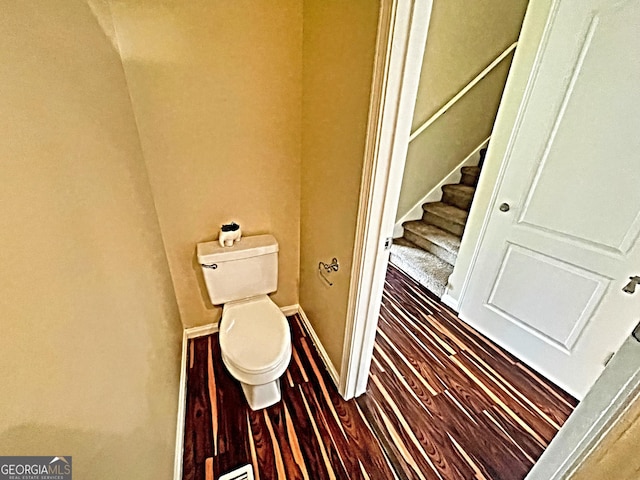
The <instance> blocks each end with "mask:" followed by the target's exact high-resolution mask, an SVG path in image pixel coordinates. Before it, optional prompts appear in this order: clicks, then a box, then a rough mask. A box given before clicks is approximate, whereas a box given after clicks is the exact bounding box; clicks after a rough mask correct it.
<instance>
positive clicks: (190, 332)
mask: <svg viewBox="0 0 640 480" xmlns="http://www.w3.org/2000/svg"><path fill="white" fill-rule="evenodd" d="M280 311H281V312H282V313H283V314H284V315H285V316H287V317H289V316H291V315H295V314H296V313H299V314H300V318H301V319H302V323H304V327H305V328H306V330H307V332H309V335H310V336H311V340H312V341H313V343H314V345H315V347H316V349H317V350H318V353H319V354H320V358H322V361H323V363H324V365H325V368H326V369H327V371H328V372H329V375H330V376H331V379H332V380H333V382H334V383H335V385H336V387H337V386H338V385H339V384H340V377H339V375H338V372H337V370H336V368H335V367H334V366H333V363H332V362H331V359H330V358H329V355H328V354H327V352H326V350H325V349H324V347H323V345H322V343H321V342H320V339H319V338H318V335H316V332H315V330H314V329H313V327H312V326H311V323H309V319H308V318H307V316H306V315H305V313H304V311H303V310H302V307H301V306H300V305H298V304H295V305H287V306H284V307H280ZM213 333H218V323H210V324H208V325H201V326H199V327H192V328H186V329H184V330H183V333H182V359H181V361H180V390H179V393H178V419H177V422H176V425H177V426H176V452H175V458H174V464H173V465H174V466H173V479H174V480H182V457H183V450H184V422H185V415H186V409H187V350H188V346H189V340H190V339H192V338H196V337H203V336H205V335H211V334H213Z"/></svg>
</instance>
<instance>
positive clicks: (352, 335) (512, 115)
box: [342, 0, 630, 478]
mask: <svg viewBox="0 0 640 480" xmlns="http://www.w3.org/2000/svg"><path fill="white" fill-rule="evenodd" d="M623 3H624V2H623ZM629 3H630V2H627V5H628V4H629ZM559 4H560V2H558V1H552V0H549V1H545V0H533V2H531V4H530V6H529V10H528V12H527V17H526V18H525V24H524V27H523V32H526V33H527V36H526V38H527V41H526V42H524V43H521V45H520V46H519V48H518V52H517V53H516V56H515V58H514V67H513V69H512V72H513V70H516V71H517V72H518V75H514V74H513V73H512V75H511V77H510V79H509V81H508V84H507V89H506V91H505V95H504V97H503V100H502V106H501V110H500V113H499V115H498V120H497V122H496V128H498V126H499V125H502V128H503V129H505V131H507V132H510V131H511V129H512V128H513V125H514V123H515V121H516V120H517V119H518V118H519V117H520V116H521V115H522V111H521V105H522V104H523V99H526V98H527V94H528V86H529V83H530V80H531V78H532V71H533V67H534V65H535V64H536V59H537V55H538V49H539V46H540V45H541V42H542V39H543V38H544V33H545V31H548V29H547V27H548V25H549V19H550V18H553V15H554V14H555V12H557V11H558V8H559ZM407 61H409V58H408V57H407ZM534 74H535V72H534ZM533 77H535V75H533ZM400 97H402V95H400ZM378 131H380V130H378ZM398 132H399V130H395V129H394V131H393V133H394V134H396V135H397V133H398ZM400 133H401V132H400ZM407 136H408V134H407ZM499 140H500V141H499V142H496V139H494V142H493V143H492V147H491V148H490V150H489V154H488V163H487V164H486V165H485V171H484V173H483V177H486V178H487V180H486V181H484V182H483V181H482V180H481V190H482V184H483V183H484V184H485V188H484V193H483V195H481V196H480V198H476V200H475V201H476V202H477V205H476V206H475V207H474V211H472V213H471V215H470V219H469V223H468V224H467V230H469V228H471V231H472V232H473V235H471V236H469V235H467V236H466V238H465V240H464V241H463V242H462V245H461V253H462V252H463V251H464V252H465V255H464V256H463V257H464V260H463V261H462V262H461V258H460V257H459V258H458V261H457V263H456V271H454V274H453V276H452V277H451V278H450V280H449V284H450V285H449V289H450V291H451V292H450V293H452V294H453V295H452V299H451V303H453V304H454V305H455V304H456V303H457V302H459V301H460V300H463V297H464V295H461V293H464V289H465V288H466V287H468V285H467V284H466V281H467V279H468V272H469V268H470V266H471V265H472V264H473V260H474V258H475V252H476V250H477V246H478V244H477V241H478V238H479V237H480V234H481V232H483V231H484V229H485V228H486V222H485V220H486V219H485V216H486V212H487V209H488V208H489V206H490V205H496V204H495V200H496V199H495V192H494V188H493V187H494V185H495V184H496V181H497V180H498V179H499V178H500V175H501V171H502V165H501V161H500V160H501V156H502V154H504V152H505V150H506V148H507V146H508V145H509V135H506V136H504V137H503V138H500V139H499ZM399 141H400V140H398V138H396V139H395V142H396V143H398V142H399ZM392 143H393V142H392ZM496 143H497V144H498V146H496ZM390 150H391V151H393V153H394V154H397V153H398V151H401V147H398V146H397V145H395V149H393V148H391V149H390ZM492 152H494V153H493V154H492ZM404 153H406V151H405V152H404ZM401 157H402V158H401V159H400V160H398V156H395V157H394V159H392V161H391V162H390V163H391V164H392V167H390V166H389V164H387V165H385V166H384V168H382V167H380V166H378V165H377V166H376V168H375V169H374V173H373V175H372V177H373V178H374V181H373V182H372V184H371V188H369V189H367V192H368V195H369V198H374V199H375V198H376V193H377V195H379V197H378V201H379V203H376V202H371V201H368V202H367V205H369V206H371V205H373V208H368V209H367V210H366V212H368V213H367V220H371V219H372V218H374V219H377V220H375V221H373V222H371V221H368V222H367V227H366V228H362V230H361V232H364V233H363V235H362V238H363V244H364V245H365V247H366V246H367V245H368V244H367V242H369V241H370V242H371V248H370V250H369V252H367V248H363V249H362V250H363V253H361V257H360V259H361V260H363V263H364V264H367V267H366V268H367V269H368V271H369V272H373V274H372V275H371V276H368V275H367V276H359V278H360V279H362V278H366V279H367V281H366V282H363V281H362V280H361V281H360V284H359V285H358V286H357V288H356V292H355V293H354V295H353V305H354V309H353V313H354V315H353V317H354V321H353V324H352V325H350V326H349V329H348V331H347V334H348V337H349V342H350V344H351V345H354V346H355V348H353V349H351V348H347V349H345V362H344V363H343V370H342V373H343V378H342V387H343V392H344V393H346V394H347V395H349V394H351V395H358V394H359V393H362V392H364V391H365V389H366V383H367V378H366V374H368V372H369V366H370V362H371V356H370V354H369V352H371V351H373V339H374V338H375V320H376V319H377V314H378V309H379V301H380V298H381V296H382V284H383V282H384V276H383V275H382V272H383V271H385V270H386V261H387V257H386V254H381V253H380V251H381V250H382V248H381V247H382V244H383V240H384V239H385V237H386V236H387V235H389V234H388V232H390V231H391V229H392V228H391V227H392V225H393V220H392V219H391V216H392V215H393V213H390V210H395V208H391V207H390V206H389V204H393V206H394V207H395V205H397V200H398V197H399V187H398V183H399V182H397V181H396V182H395V183H394V182H393V175H389V171H390V170H391V171H393V170H394V169H395V168H397V167H398V165H402V163H403V162H404V155H402V156H401ZM378 158H379V157H378ZM492 159H493V160H492ZM393 160H395V162H394V161H393ZM381 170H382V171H384V184H383V186H382V187H381V186H380V185H376V182H375V178H376V174H377V172H379V171H381ZM396 175H397V174H396ZM396 180H397V178H396ZM376 187H379V188H376ZM380 199H382V200H380ZM478 202H479V203H478ZM474 212H475V213H474ZM371 225H373V229H374V230H375V234H374V235H371V234H370V233H371V232H370V230H371V229H372V227H371ZM389 236H390V235H389ZM467 238H468V239H467ZM465 243H466V245H465ZM461 256H462V255H461ZM357 258H358V257H357V256H356V259H357ZM367 259H368V260H369V263H367V261H366V260H367ZM380 263H382V264H383V265H384V267H385V269H382V268H381V265H380ZM460 263H462V265H460ZM362 271H363V269H361V270H360V272H362ZM457 272H460V273H459V274H457ZM368 279H372V280H371V281H369V280H368ZM363 285H364V287H363ZM368 318H369V319H373V320H372V321H371V322H370V323H367V319H368ZM359 320H362V322H361V321H359ZM627 333H628V332H627ZM349 342H347V346H349ZM354 352H355V356H354ZM614 358H615V357H614ZM345 367H347V368H345ZM606 371H607V370H605V372H606ZM596 386H597V384H596ZM594 388H595V387H594ZM597 393H598V395H600V396H601V397H602V396H604V397H607V398H609V399H612V400H611V402H609V403H607V404H606V405H604V406H603V405H601V406H600V410H599V411H600V413H601V414H602V415H604V416H608V418H609V419H610V420H611V419H615V417H616V415H617V414H618V413H619V409H618V408H617V407H616V408H610V407H611V405H613V403H614V402H613V398H614V397H615V392H612V391H610V390H609V389H607V388H606V387H603V389H601V390H599V391H598V392H597ZM592 400H593V395H589V394H588V395H586V396H585V400H584V402H583V403H585V404H588V403H592ZM605 403H606V402H605ZM574 417H576V418H580V417H583V418H584V409H582V410H581V407H578V409H577V411H576V413H575V414H574V416H573V417H572V418H574ZM574 423H575V422H574ZM572 428H573V427H572ZM574 431H575V430H574ZM593 435H596V433H594V432H593V431H590V432H584V431H583V432H581V433H580V434H579V438H578V439H577V441H576V439H575V438H573V440H571V439H569V437H571V434H568V435H563V436H562V437H563V439H561V441H560V443H556V446H555V447H554V444H553V443H552V446H551V447H552V448H551V450H552V451H555V452H558V451H559V449H560V450H562V449H563V448H567V442H569V443H571V442H572V441H573V446H572V447H571V448H575V449H577V450H580V449H583V450H582V451H584V448H583V447H584V446H585V444H586V443H588V442H589V441H592V440H593V439H594V436H593ZM552 455H553V454H552ZM547 457H549V456H548V455H547ZM565 467H566V465H565ZM550 478H551V477H550ZM553 478H556V477H553Z"/></svg>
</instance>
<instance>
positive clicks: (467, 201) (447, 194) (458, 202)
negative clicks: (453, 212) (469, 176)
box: [442, 189, 473, 211]
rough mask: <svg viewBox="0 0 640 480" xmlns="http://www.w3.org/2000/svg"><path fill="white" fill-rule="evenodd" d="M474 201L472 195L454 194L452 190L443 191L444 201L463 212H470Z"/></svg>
mask: <svg viewBox="0 0 640 480" xmlns="http://www.w3.org/2000/svg"><path fill="white" fill-rule="evenodd" d="M472 200H473V195H472V194H470V193H469V194H467V193H460V192H452V191H450V190H444V189H443V191H442V201H443V202H444V203H448V204H449V205H453V206H454V207H458V208H461V209H462V210H466V211H469V209H470V208H471V202H472Z"/></svg>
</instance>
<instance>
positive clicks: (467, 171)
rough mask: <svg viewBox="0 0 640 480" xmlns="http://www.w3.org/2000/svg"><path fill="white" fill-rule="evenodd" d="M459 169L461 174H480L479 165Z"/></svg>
mask: <svg viewBox="0 0 640 480" xmlns="http://www.w3.org/2000/svg"><path fill="white" fill-rule="evenodd" d="M460 170H461V171H462V174H463V175H475V176H478V175H480V167H462V168H461V169H460Z"/></svg>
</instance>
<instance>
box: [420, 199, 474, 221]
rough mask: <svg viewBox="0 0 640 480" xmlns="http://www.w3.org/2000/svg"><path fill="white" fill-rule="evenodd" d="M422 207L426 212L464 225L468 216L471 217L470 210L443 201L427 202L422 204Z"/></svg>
mask: <svg viewBox="0 0 640 480" xmlns="http://www.w3.org/2000/svg"><path fill="white" fill-rule="evenodd" d="M422 209H423V210H424V211H425V212H429V213H432V214H433V215H437V216H438V217H442V218H446V219H447V220H449V221H451V222H453V223H457V224H458V225H462V226H464V225H465V224H466V223H467V218H468V217H469V212H467V211H466V210H462V209H461V208H458V207H454V206H453V205H449V204H448V203H443V202H429V203H425V204H424V205H422Z"/></svg>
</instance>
